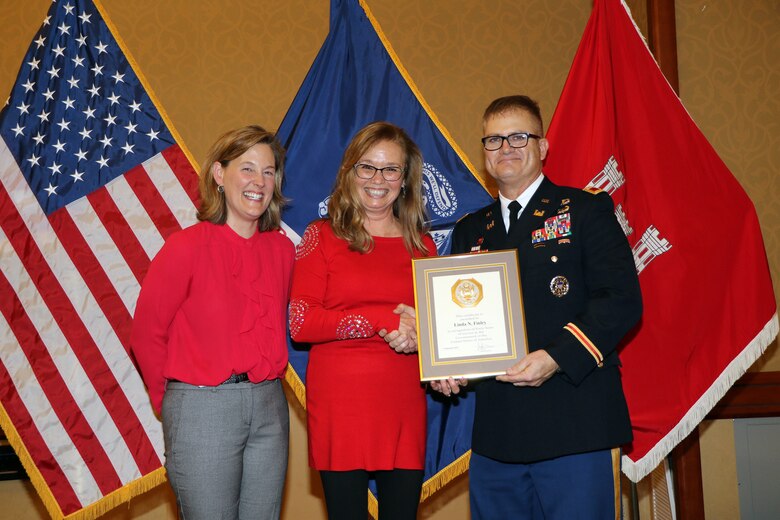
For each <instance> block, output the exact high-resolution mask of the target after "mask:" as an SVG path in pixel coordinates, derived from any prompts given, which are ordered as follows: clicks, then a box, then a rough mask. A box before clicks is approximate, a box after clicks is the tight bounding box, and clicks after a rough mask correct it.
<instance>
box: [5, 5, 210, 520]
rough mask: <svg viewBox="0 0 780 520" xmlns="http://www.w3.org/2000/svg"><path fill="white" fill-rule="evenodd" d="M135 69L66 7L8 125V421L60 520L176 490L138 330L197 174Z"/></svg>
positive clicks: (81, 11)
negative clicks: (167, 487) (140, 300)
mask: <svg viewBox="0 0 780 520" xmlns="http://www.w3.org/2000/svg"><path fill="white" fill-rule="evenodd" d="M131 63H132V59H129V58H128V55H127V54H126V52H123V49H122V47H121V45H120V43H119V41H118V39H117V38H116V36H115V35H114V33H113V32H112V28H111V25H110V23H107V20H106V18H105V16H104V15H102V13H101V12H100V11H99V9H98V8H97V7H96V6H95V4H93V3H92V2H91V1H83V0H64V1H60V0H58V1H56V2H54V3H53V4H52V6H51V9H50V10H49V13H48V16H46V18H45V19H44V21H43V25H42V26H41V28H40V30H39V31H38V33H37V34H36V36H35V38H34V40H33V42H32V44H31V45H30V48H29V50H28V51H27V54H26V56H25V58H24V62H23V64H22V66H21V69H20V71H19V75H18V78H17V80H16V83H15V85H14V87H13V90H12V92H11V95H10V97H9V99H8V101H7V103H6V105H5V107H4V108H3V110H2V113H0V138H1V140H0V266H1V268H0V311H2V312H0V380H1V381H2V382H1V383H0V385H1V386H0V398H1V399H0V402H1V403H2V409H1V410H0V424H2V427H3V429H4V430H5V433H6V436H7V437H8V438H9V440H10V441H11V443H12V445H13V446H14V448H15V449H16V451H17V453H18V454H19V456H20V459H21V460H22V462H23V463H24V465H25V468H26V470H27V472H28V474H29V475H30V478H31V480H32V482H33V484H34V485H35V487H36V488H37V490H38V492H39V494H40V495H41V498H42V499H43V502H44V504H45V505H46V507H47V509H48V510H49V512H50V513H51V515H52V516H53V517H64V516H69V515H72V516H71V517H72V518H78V517H94V516H97V515H99V514H100V513H101V512H102V511H105V510H106V509H108V508H110V507H113V506H114V505H117V504H119V503H121V502H123V501H126V500H127V499H129V497H131V496H133V495H135V494H137V493H140V492H142V491H143V490H145V489H148V488H150V487H152V486H153V485H154V484H156V483H158V482H160V481H162V480H163V479H164V473H163V470H162V469H161V466H162V461H163V446H162V432H161V426H160V423H159V421H158V420H157V418H156V417H155V416H154V414H153V412H152V409H151V406H150V404H149V399H148V396H147V394H146V391H145V389H144V385H143V382H142V380H141V378H140V376H139V374H138V372H137V371H136V368H135V366H134V364H133V361H132V359H131V357H130V355H129V347H130V345H129V333H130V324H131V320H132V315H133V312H134V308H135V302H136V299H137V297H138V292H139V290H140V286H141V281H142V280H143V277H144V274H145V273H146V270H147V269H148V267H149V263H150V261H151V259H152V258H153V257H154V256H155V254H156V253H157V251H158V250H159V249H160V247H161V246H162V244H163V242H164V240H165V239H166V238H167V237H168V236H169V235H170V234H171V233H173V232H174V231H177V230H179V229H182V228H184V227H187V226H188V225H190V224H192V223H193V222H194V220H195V205H196V196H197V195H196V193H197V175H196V174H195V173H194V170H193V168H192V165H191V162H190V160H189V159H188V157H187V154H185V152H184V151H183V149H182V148H181V147H180V146H179V145H177V143H176V139H175V132H174V131H173V130H172V129H171V127H170V125H166V123H165V121H164V117H163V116H162V114H161V112H160V110H159V109H158V108H157V107H156V106H155V103H154V101H153V96H151V95H150V93H149V90H148V88H145V87H144V84H143V81H142V78H140V77H139V73H138V72H137V71H134V70H133V67H132V66H131Z"/></svg>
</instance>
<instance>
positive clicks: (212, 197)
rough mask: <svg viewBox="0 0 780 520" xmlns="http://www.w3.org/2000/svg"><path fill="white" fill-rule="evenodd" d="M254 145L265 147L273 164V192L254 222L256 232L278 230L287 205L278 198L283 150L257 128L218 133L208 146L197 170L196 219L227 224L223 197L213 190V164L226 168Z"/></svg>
mask: <svg viewBox="0 0 780 520" xmlns="http://www.w3.org/2000/svg"><path fill="white" fill-rule="evenodd" d="M256 144H267V145H268V146H269V147H270V148H271V151H272V152H273V154H274V162H275V163H276V168H275V171H274V193H273V196H272V197H271V202H270V203H269V204H268V209H266V210H265V211H264V212H263V214H262V215H261V216H260V219H259V220H258V221H257V228H258V229H259V230H260V231H270V230H274V229H279V227H280V226H281V222H282V208H283V207H284V205H285V204H286V203H287V199H286V198H284V195H282V181H283V180H284V148H283V147H282V145H281V143H279V141H278V140H277V139H276V136H275V135H274V134H273V133H271V132H269V131H267V130H266V129H265V128H263V127H262V126H258V125H249V126H245V127H243V128H237V129H235V130H230V131H229V132H226V133H224V134H222V136H220V138H219V139H217V142H215V143H214V144H213V145H211V148H210V149H209V151H208V153H207V154H206V160H205V161H204V162H203V167H202V168H201V171H200V182H199V184H198V189H199V191H200V208H199V209H198V220H200V221H206V222H211V223H212V224H220V225H222V224H224V223H225V222H226V221H227V204H226V203H225V195H224V194H223V193H220V192H219V191H218V190H217V186H218V185H217V181H215V180H214V176H213V175H212V172H211V170H212V168H213V167H214V164H215V163H219V164H221V165H222V167H223V168H224V167H226V166H227V165H228V164H230V161H232V160H234V159H237V158H239V157H241V156H242V155H244V153H246V151H247V150H249V149H250V148H252V147H253V146H254V145H256Z"/></svg>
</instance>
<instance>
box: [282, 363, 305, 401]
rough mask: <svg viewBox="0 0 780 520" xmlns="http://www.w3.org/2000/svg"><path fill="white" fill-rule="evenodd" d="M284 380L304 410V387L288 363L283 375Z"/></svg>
mask: <svg viewBox="0 0 780 520" xmlns="http://www.w3.org/2000/svg"><path fill="white" fill-rule="evenodd" d="M284 380H285V381H287V384H288V385H290V388H291V389H292V391H293V393H294V394H295V398H296V399H297V400H298V403H300V405H301V407H302V408H303V409H304V410H306V386H305V385H304V384H303V381H301V378H300V376H299V375H298V373H297V372H296V371H295V369H294V368H293V366H292V365H291V364H290V363H287V371H286V372H285V373H284Z"/></svg>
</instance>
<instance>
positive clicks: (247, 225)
mask: <svg viewBox="0 0 780 520" xmlns="http://www.w3.org/2000/svg"><path fill="white" fill-rule="evenodd" d="M211 173H212V175H213V176H214V181H216V183H217V184H218V185H220V186H222V187H224V189H225V192H224V196H225V206H226V208H227V220H226V223H227V225H228V226H230V227H231V229H233V231H235V232H236V233H238V234H239V235H241V236H243V237H247V238H248V237H250V236H252V235H253V234H254V233H256V232H257V221H258V220H259V219H260V216H261V215H262V214H263V213H264V212H265V210H266V209H267V208H268V205H269V204H270V203H271V198H272V196H273V192H274V180H275V175H276V161H275V159H274V153H273V151H272V150H271V147H270V146H268V145H267V144H256V145H254V146H252V147H251V148H250V149H249V150H247V151H246V152H244V154H243V155H241V156H239V157H237V158H235V159H233V160H232V161H230V162H229V163H228V164H227V165H226V166H222V164H221V163H219V162H215V163H214V164H213V165H212V168H211Z"/></svg>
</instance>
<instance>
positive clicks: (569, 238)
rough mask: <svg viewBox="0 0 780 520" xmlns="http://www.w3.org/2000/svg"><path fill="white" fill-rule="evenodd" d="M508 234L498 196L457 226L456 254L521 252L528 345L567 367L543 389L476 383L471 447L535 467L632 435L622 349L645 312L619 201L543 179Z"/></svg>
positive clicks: (487, 381) (624, 440)
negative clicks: (621, 344) (620, 218)
mask: <svg viewBox="0 0 780 520" xmlns="http://www.w3.org/2000/svg"><path fill="white" fill-rule="evenodd" d="M517 224H518V225H517V226H513V229H512V235H511V236H507V233H506V230H505V228H504V222H503V219H502V218H501V206H500V203H499V202H498V201H496V202H494V203H493V204H491V205H490V206H487V207H485V208H483V209H481V210H479V211H476V212H474V213H472V214H469V215H467V216H466V217H464V218H463V219H461V220H460V221H459V222H458V224H457V225H456V226H455V230H454V231H453V238H452V253H453V254H457V253H468V252H473V253H476V252H485V251H495V250H501V249H513V248H514V249H517V252H518V257H519V260H520V279H521V287H522V295H523V306H524V312H525V323H526V329H527V336H528V347H529V351H534V350H538V349H545V350H546V351H547V352H548V353H549V354H550V355H551V356H552V358H553V359H554V360H555V361H556V362H557V363H558V365H559V366H560V369H561V371H560V372H559V373H557V374H555V375H554V376H553V377H552V378H550V379H549V380H547V381H546V382H545V383H543V384H542V385H541V386H540V387H538V388H531V387H516V386H513V385H512V384H511V383H502V382H498V381H496V380H495V379H493V378H487V379H484V380H481V381H479V382H476V384H475V391H476V411H475V417H474V429H473V438H472V449H473V450H474V452H476V453H478V454H480V455H483V456H487V457H490V458H493V459H496V460H500V461H504V462H521V463H529V462H534V461H539V460H544V459H549V458H553V457H559V456H562V455H569V454H573V453H584V452H588V451H593V450H600V449H608V448H613V447H617V446H619V445H622V444H625V443H628V442H630V441H631V438H632V435H631V424H630V421H629V416H628V409H627V406H626V401H625V397H624V395H623V389H622V385H621V381H620V371H619V365H620V361H619V359H618V355H617V352H616V347H617V346H618V343H619V342H620V341H621V339H622V338H623V337H624V336H626V334H627V333H628V332H629V331H630V330H631V328H632V327H633V326H634V325H635V324H636V323H637V322H638V320H639V318H640V315H641V312H642V301H641V294H640V289H639V281H638V278H637V274H636V268H635V265H634V260H633V255H632V252H631V249H630V247H629V245H628V241H627V240H626V237H625V235H624V234H623V231H622V229H621V228H620V225H619V224H618V222H617V219H616V218H615V215H614V207H613V203H612V199H611V198H610V197H609V195H607V194H606V193H603V192H598V193H595V194H594V193H590V192H588V191H583V190H578V189H575V188H567V187H561V186H556V185H555V184H553V183H552V182H551V181H550V180H549V179H546V178H545V179H544V180H543V182H542V183H541V185H540V186H539V188H538V189H537V191H536V193H535V194H534V195H533V197H532V198H531V200H530V202H529V204H528V205H527V207H526V208H525V209H524V210H523V212H522V214H521V215H520V219H519V220H518V222H517Z"/></svg>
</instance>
